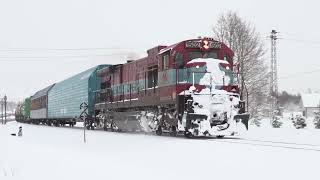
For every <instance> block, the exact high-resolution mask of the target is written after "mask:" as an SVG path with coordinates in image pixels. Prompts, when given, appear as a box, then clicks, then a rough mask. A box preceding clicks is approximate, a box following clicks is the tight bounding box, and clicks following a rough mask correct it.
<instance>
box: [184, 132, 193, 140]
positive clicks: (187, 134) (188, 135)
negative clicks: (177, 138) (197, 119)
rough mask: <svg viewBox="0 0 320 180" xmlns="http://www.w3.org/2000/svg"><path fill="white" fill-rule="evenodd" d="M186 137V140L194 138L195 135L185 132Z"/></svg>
mask: <svg viewBox="0 0 320 180" xmlns="http://www.w3.org/2000/svg"><path fill="white" fill-rule="evenodd" d="M184 137H186V138H193V134H192V133H191V132H189V131H184Z"/></svg>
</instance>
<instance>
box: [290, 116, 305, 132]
mask: <svg viewBox="0 0 320 180" xmlns="http://www.w3.org/2000/svg"><path fill="white" fill-rule="evenodd" d="M293 125H294V127H295V128H297V129H303V128H305V127H306V126H307V124H306V120H305V118H304V117H303V116H301V115H296V117H295V118H294V119H293Z"/></svg>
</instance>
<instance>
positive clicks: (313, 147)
mask: <svg viewBox="0 0 320 180" xmlns="http://www.w3.org/2000/svg"><path fill="white" fill-rule="evenodd" d="M30 125H32V124H30ZM36 126H46V125H36ZM46 127H52V128H66V129H79V130H81V129H83V127H79V126H78V127H69V126H61V127H55V126H46ZM94 131H104V130H103V129H102V128H99V129H95V130H94ZM106 132H110V131H106ZM124 133H129V134H140V133H139V132H124ZM144 134H145V135H147V136H156V135H155V134H154V133H144ZM163 136H164V137H167V138H169V137H171V136H170V135H169V134H168V135H167V134H163ZM172 138H174V137H172ZM176 138H184V136H183V135H181V134H180V135H178V137H176ZM194 139H197V140H208V141H211V142H215V143H228V144H240V145H250V146H260V147H271V148H282V149H293V150H305V151H316V152H320V144H308V143H295V142H285V141H272V140H261V139H246V138H241V137H225V138H215V137H200V138H194Z"/></svg>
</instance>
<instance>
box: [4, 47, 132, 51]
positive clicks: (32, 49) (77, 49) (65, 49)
mask: <svg viewBox="0 0 320 180" xmlns="http://www.w3.org/2000/svg"><path fill="white" fill-rule="evenodd" d="M91 50H129V49H125V48H117V47H111V48H5V49H0V52H11V51H13V52H15V51H91Z"/></svg>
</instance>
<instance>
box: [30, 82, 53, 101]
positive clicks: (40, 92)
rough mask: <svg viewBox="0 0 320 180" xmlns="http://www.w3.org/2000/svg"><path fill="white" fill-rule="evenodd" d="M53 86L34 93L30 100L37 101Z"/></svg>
mask: <svg viewBox="0 0 320 180" xmlns="http://www.w3.org/2000/svg"><path fill="white" fill-rule="evenodd" d="M54 85H55V84H52V85H50V86H48V87H46V88H44V89H42V90H40V91H38V92H36V93H35V94H34V95H33V96H31V100H34V99H37V98H39V97H42V96H46V95H48V92H49V91H50V89H51V88H52V87H53V86H54Z"/></svg>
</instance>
